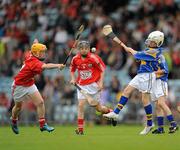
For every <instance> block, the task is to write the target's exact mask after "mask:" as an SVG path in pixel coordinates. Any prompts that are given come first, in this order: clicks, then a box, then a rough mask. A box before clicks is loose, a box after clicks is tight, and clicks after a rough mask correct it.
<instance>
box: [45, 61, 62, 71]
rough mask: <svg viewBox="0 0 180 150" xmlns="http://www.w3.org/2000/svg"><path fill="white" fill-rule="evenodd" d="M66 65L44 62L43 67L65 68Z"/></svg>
mask: <svg viewBox="0 0 180 150" xmlns="http://www.w3.org/2000/svg"><path fill="white" fill-rule="evenodd" d="M64 67H65V65H63V64H53V63H48V64H43V65H42V69H55V68H59V69H61V70H62V69H63V68H64Z"/></svg>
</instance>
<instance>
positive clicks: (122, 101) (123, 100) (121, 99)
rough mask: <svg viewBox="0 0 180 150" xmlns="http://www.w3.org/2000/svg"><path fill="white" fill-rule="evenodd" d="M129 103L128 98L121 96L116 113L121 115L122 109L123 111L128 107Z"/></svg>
mask: <svg viewBox="0 0 180 150" xmlns="http://www.w3.org/2000/svg"><path fill="white" fill-rule="evenodd" d="M127 101H128V98H127V97H125V96H121V98H120V100H119V103H118V104H117V107H116V108H115V109H114V113H116V114H119V112H120V111H121V109H123V107H124V105H126V103H127Z"/></svg>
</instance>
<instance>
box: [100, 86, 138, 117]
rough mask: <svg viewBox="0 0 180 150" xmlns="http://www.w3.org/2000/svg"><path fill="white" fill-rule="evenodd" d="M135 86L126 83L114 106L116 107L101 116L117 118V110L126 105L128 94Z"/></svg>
mask: <svg viewBox="0 0 180 150" xmlns="http://www.w3.org/2000/svg"><path fill="white" fill-rule="evenodd" d="M135 89H136V88H135V87H133V86H131V85H128V86H127V87H126V88H125V89H124V91H123V93H122V96H121V98H120V100H119V102H118V104H117V106H116V108H115V109H114V111H113V112H110V113H108V114H104V115H103V116H104V117H105V118H112V119H117V118H118V114H119V112H120V111H121V110H122V109H123V107H124V106H125V105H126V103H127V101H128V98H129V96H130V94H131V93H132V91H134V90H135Z"/></svg>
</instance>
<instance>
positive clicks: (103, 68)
mask: <svg viewBox="0 0 180 150" xmlns="http://www.w3.org/2000/svg"><path fill="white" fill-rule="evenodd" d="M96 57H97V59H98V60H97V61H96V63H97V65H98V67H99V70H100V72H101V74H100V79H99V82H98V85H99V88H100V89H102V88H103V83H104V74H105V69H106V65H105V64H104V62H103V61H102V59H101V58H100V57H99V56H98V55H97V56H96Z"/></svg>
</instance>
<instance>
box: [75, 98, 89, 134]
mask: <svg viewBox="0 0 180 150" xmlns="http://www.w3.org/2000/svg"><path fill="white" fill-rule="evenodd" d="M78 101H79V102H78V120H77V124H78V128H77V129H76V130H75V132H76V134H79V135H83V134H84V106H85V105H86V103H87V100H86V99H79V100H78Z"/></svg>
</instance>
